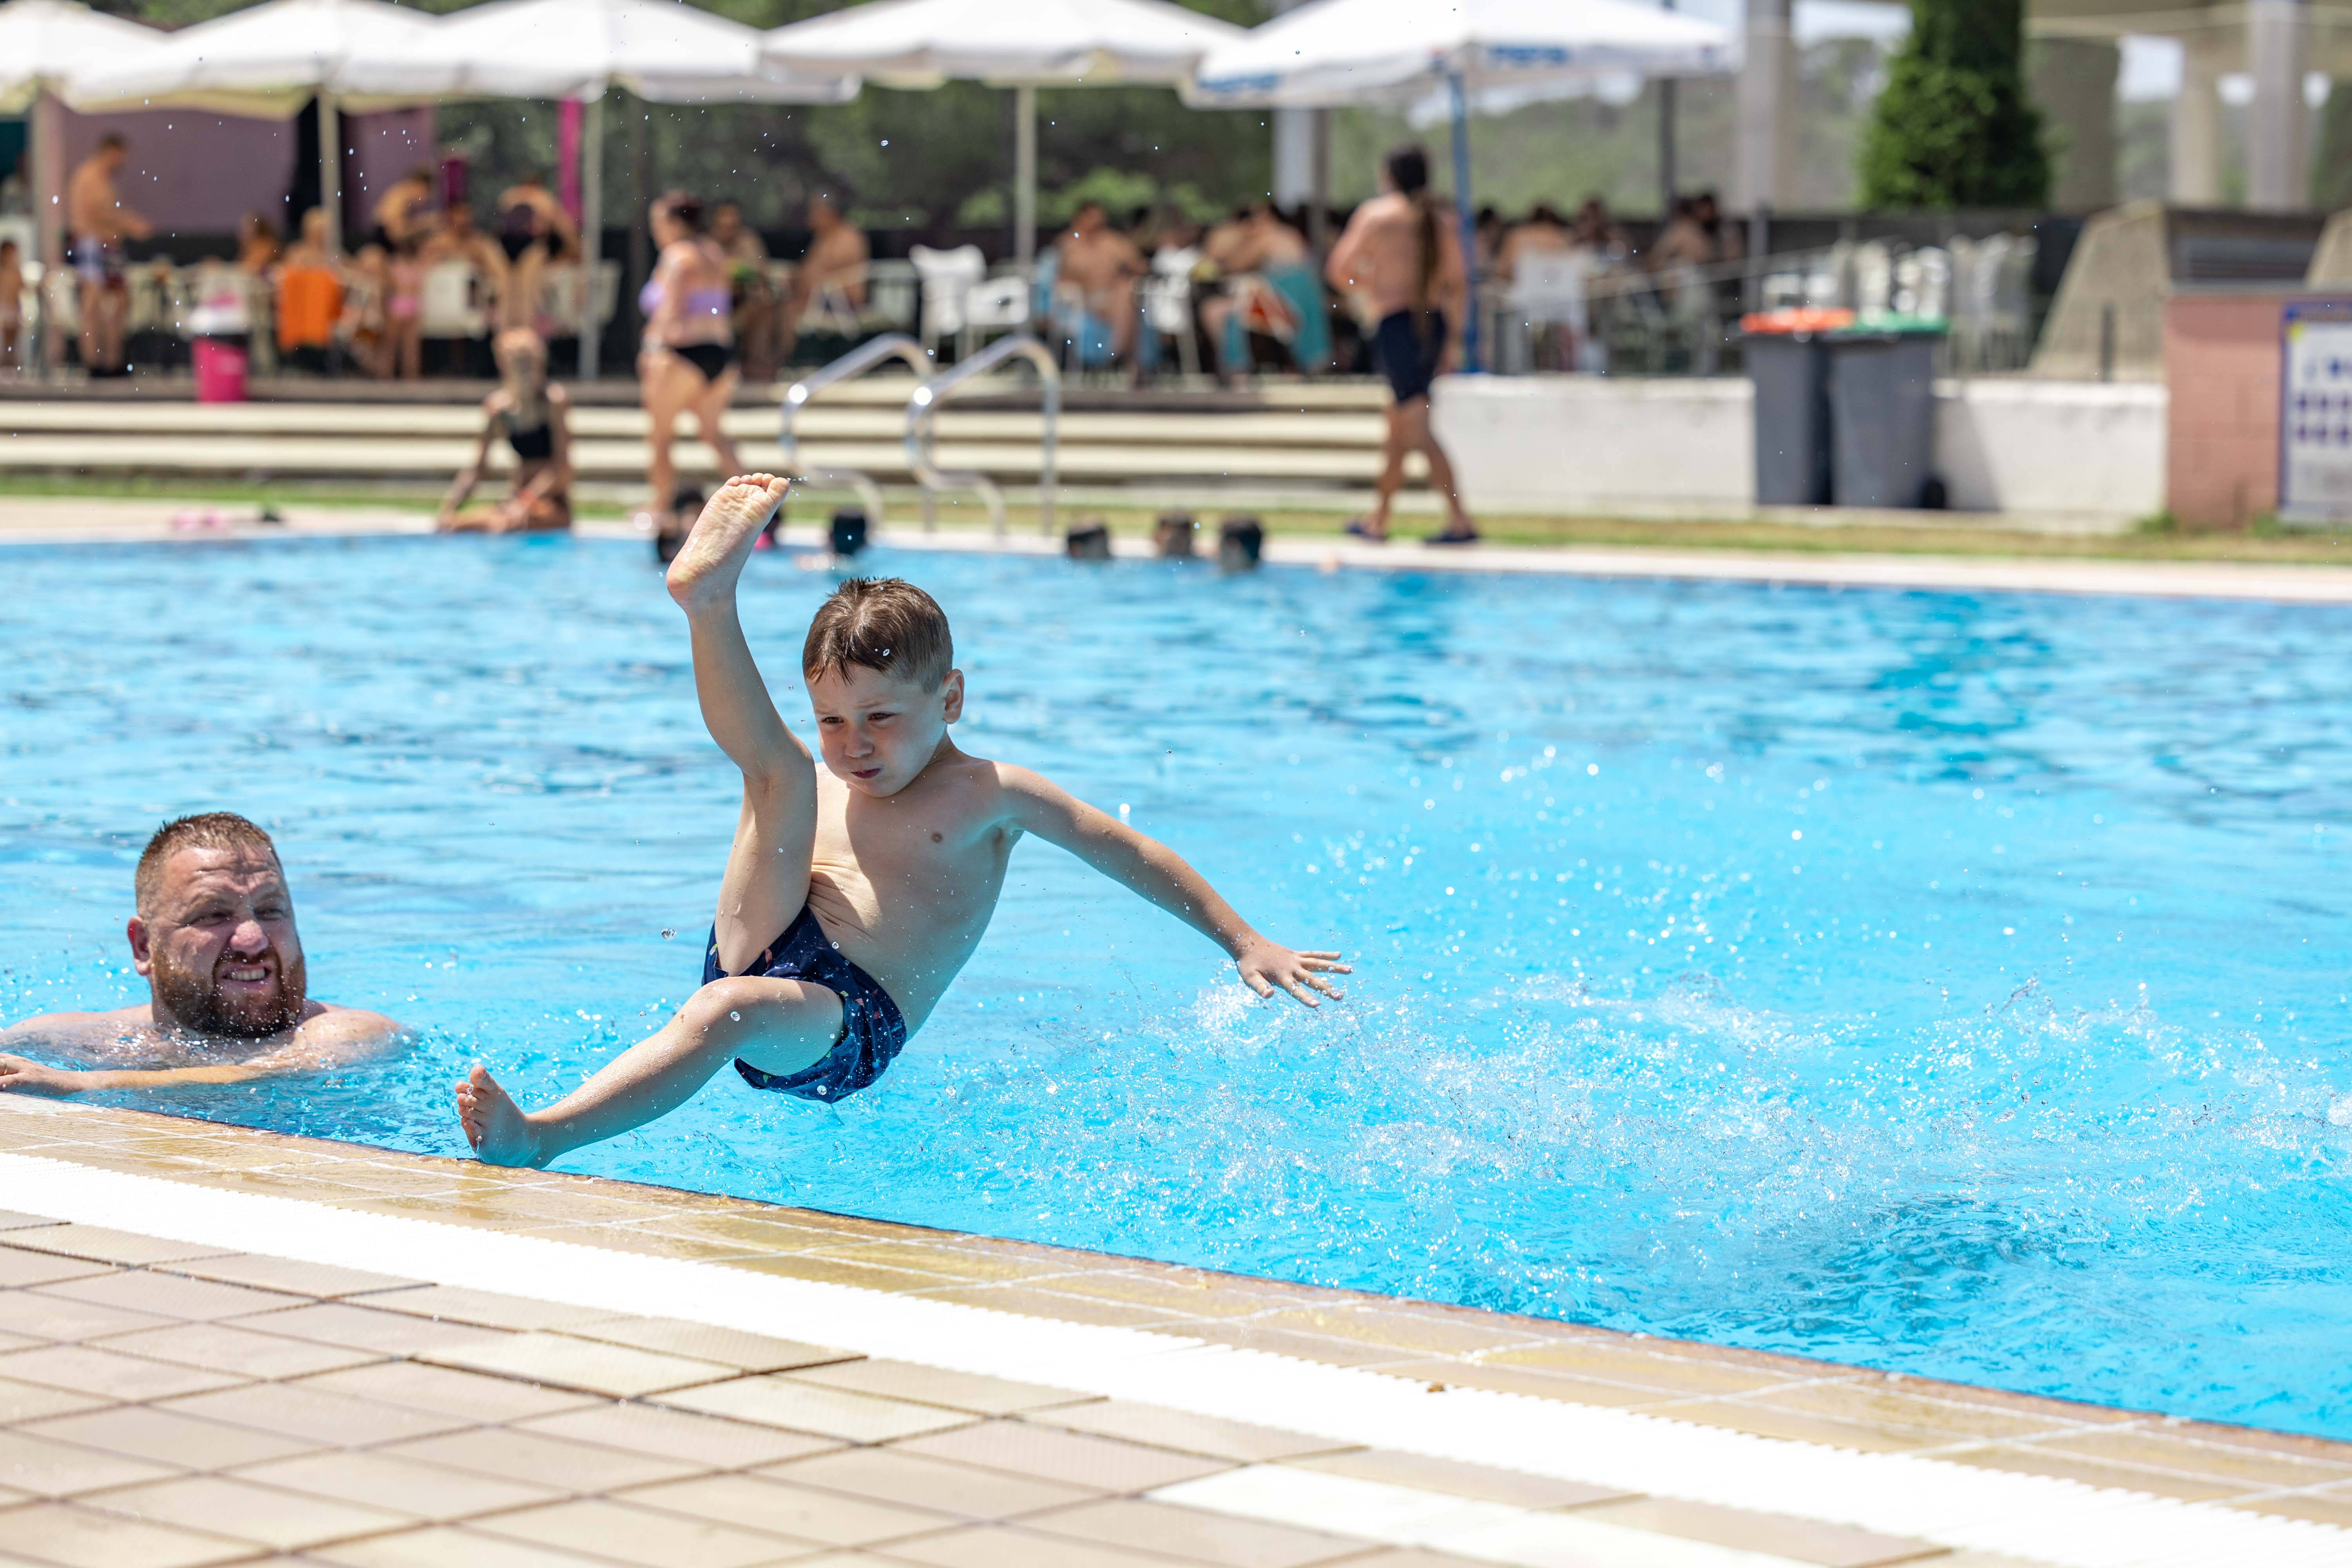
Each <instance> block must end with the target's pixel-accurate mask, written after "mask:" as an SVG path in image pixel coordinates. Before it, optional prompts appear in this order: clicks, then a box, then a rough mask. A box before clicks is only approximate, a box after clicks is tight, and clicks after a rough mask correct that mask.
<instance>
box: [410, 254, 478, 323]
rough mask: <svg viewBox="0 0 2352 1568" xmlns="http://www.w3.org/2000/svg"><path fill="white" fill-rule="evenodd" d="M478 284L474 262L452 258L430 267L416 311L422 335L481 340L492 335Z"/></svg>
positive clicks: (426, 271)
mask: <svg viewBox="0 0 2352 1568" xmlns="http://www.w3.org/2000/svg"><path fill="white" fill-rule="evenodd" d="M478 283H479V279H478V278H476V276H475V274H474V264H473V263H472V262H470V261H465V260H460V259H457V258H451V259H449V260H447V261H436V262H435V263H434V264H433V265H432V266H430V267H428V268H425V287H424V289H423V292H422V294H421V295H420V297H419V300H418V307H417V312H416V314H417V331H418V333H419V335H420V336H423V337H428V338H478V337H481V336H484V335H485V334H486V333H488V331H489V324H490V323H489V314H488V311H486V310H483V309H482V306H481V301H480V298H479V292H480V291H479V289H478Z"/></svg>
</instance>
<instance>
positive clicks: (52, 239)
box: [29, 92, 66, 372]
mask: <svg viewBox="0 0 2352 1568" xmlns="http://www.w3.org/2000/svg"><path fill="white" fill-rule="evenodd" d="M65 118H66V116H65V106H64V105H63V104H62V103H60V102H58V97H57V94H55V93H52V92H44V93H42V94H40V95H39V96H38V97H37V98H36V99H34V100H33V115H32V146H31V148H30V149H29V151H30V152H31V153H32V154H33V157H32V165H33V222H34V232H35V240H34V244H35V245H36V247H37V248H38V249H39V251H40V254H41V315H40V321H41V334H40V339H39V341H38V342H37V343H36V344H35V345H34V363H36V364H37V365H38V366H39V367H40V368H41V369H42V370H43V371H44V372H47V371H53V370H55V369H57V367H58V364H59V363H61V362H62V361H63V360H64V358H65V352H66V347H65V343H64V342H62V341H61V340H60V339H59V338H58V325H57V322H56V321H53V320H51V319H50V311H49V303H48V301H49V296H50V293H51V291H52V290H54V289H56V288H57V287H58V283H57V277H58V268H62V267H63V266H64V265H65V263H66V246H65V237H66V234H65V231H66V209H65V184H66V182H65V174H66V139H65Z"/></svg>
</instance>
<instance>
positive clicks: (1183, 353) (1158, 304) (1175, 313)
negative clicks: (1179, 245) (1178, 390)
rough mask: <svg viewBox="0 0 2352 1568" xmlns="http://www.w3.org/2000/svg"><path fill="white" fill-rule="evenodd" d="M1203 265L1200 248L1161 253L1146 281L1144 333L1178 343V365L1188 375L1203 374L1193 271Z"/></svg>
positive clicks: (1156, 254) (1153, 259) (1163, 251)
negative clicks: (1195, 331)
mask: <svg viewBox="0 0 2352 1568" xmlns="http://www.w3.org/2000/svg"><path fill="white" fill-rule="evenodd" d="M1200 264H1201V252H1200V248H1199V247H1197V246H1187V247H1184V248H1183V249H1181V250H1162V251H1158V252H1156V253H1154V254H1153V256H1152V258H1151V275H1150V277H1149V278H1146V279H1144V280H1143V326H1144V330H1145V331H1149V332H1150V333H1152V334H1153V335H1154V336H1156V337H1162V338H1174V339H1175V340H1176V362H1177V363H1178V364H1179V365H1181V367H1182V368H1183V372H1184V374H1186V375H1198V374H1201V346H1200V343H1199V342H1198V341H1197V340H1196V338H1195V336H1194V334H1193V331H1192V323H1193V321H1194V315H1193V307H1192V268H1195V267H1198V266H1199V265H1200Z"/></svg>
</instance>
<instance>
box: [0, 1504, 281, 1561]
mask: <svg viewBox="0 0 2352 1568" xmlns="http://www.w3.org/2000/svg"><path fill="white" fill-rule="evenodd" d="M0 1521H5V1523H0V1530H5V1534H0V1542H5V1545H6V1550H7V1551H8V1552H10V1554H11V1555H21V1556H22V1557H23V1558H25V1559H26V1560H29V1561H31V1562H35V1563H58V1564H61V1565H64V1568H201V1565H203V1564H205V1563H229V1562H234V1561H236V1560H237V1559H239V1558H250V1557H252V1556H253V1555H254V1550H253V1547H252V1546H251V1545H250V1544H248V1543H247V1542H242V1541H232V1540H229V1539H227V1538H226V1537H223V1536H218V1535H209V1534H199V1533H198V1532H196V1531H188V1530H177V1529H173V1527H171V1526H169V1525H163V1524H151V1523H148V1522H147V1521H143V1520H136V1519H126V1518H123V1517H122V1516H121V1515H118V1514H107V1513H100V1512H97V1511H95V1510H90V1509H86V1508H78V1507H76V1506H74V1505H72V1504H70V1503H53V1502H37V1503H27V1504H26V1505H25V1506H24V1507H22V1508H16V1509H11V1510H8V1511H7V1512H6V1513H5V1514H0Z"/></svg>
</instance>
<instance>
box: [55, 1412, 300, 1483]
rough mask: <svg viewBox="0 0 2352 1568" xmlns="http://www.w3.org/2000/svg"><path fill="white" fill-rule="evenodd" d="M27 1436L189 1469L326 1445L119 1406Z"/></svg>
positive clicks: (227, 1465)
mask: <svg viewBox="0 0 2352 1568" xmlns="http://www.w3.org/2000/svg"><path fill="white" fill-rule="evenodd" d="M17 1430H18V1432H19V1433H20V1434H22V1435H25V1436H33V1437H37V1438H41V1439H45V1440H51V1441H56V1442H61V1443H73V1444H77V1445H79V1446H80V1447H85V1448H94V1449H99V1450H101V1451H103V1452H105V1453H110V1454H119V1455H124V1456H127V1457H130V1458H138V1459H144V1460H148V1461H151V1462H153V1463H156V1464H163V1465H170V1466H173V1467H175V1468H180V1469H186V1470H211V1469H226V1468H231V1467H233V1466H236V1465H249V1464H253V1463H255V1462H257V1461H258V1460H262V1459H276V1458H284V1457H285V1456H287V1455H289V1454H300V1453H307V1452H309V1451H310V1450H311V1449H314V1448H317V1447H320V1444H319V1443H318V1442H316V1441H314V1440H312V1439H310V1438H306V1437H297V1436H291V1435H289V1434H286V1433H282V1432H266V1431H255V1430H253V1429H251V1428H249V1427H246V1426H233V1425H228V1424H225V1423H222V1422H218V1421H207V1420H205V1419H204V1418H203V1417H201V1416H198V1415H192V1414H189V1413H187V1412H184V1411H178V1410H166V1409H163V1408H161V1407H159V1406H155V1405H113V1406H110V1407H109V1408H107V1409H104V1410H93V1411H89V1412H88V1413H86V1414H83V1415H61V1416H58V1417H55V1418H53V1419H50V1420H47V1421H36V1422H30V1423H27V1424H26V1426H21V1427H19V1428H17Z"/></svg>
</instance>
